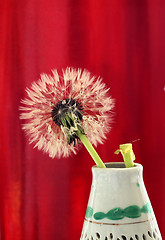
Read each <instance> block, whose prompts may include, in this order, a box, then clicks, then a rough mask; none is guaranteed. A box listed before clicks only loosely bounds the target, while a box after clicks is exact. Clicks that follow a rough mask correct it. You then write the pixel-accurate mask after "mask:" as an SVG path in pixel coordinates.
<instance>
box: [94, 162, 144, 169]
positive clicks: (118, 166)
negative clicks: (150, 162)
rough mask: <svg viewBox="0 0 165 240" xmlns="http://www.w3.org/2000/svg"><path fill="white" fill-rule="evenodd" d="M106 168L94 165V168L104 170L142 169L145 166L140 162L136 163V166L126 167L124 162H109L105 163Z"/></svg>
mask: <svg viewBox="0 0 165 240" xmlns="http://www.w3.org/2000/svg"><path fill="white" fill-rule="evenodd" d="M105 166H106V168H99V167H98V166H97V165H94V166H93V167H92V170H96V169H97V170H102V171H134V170H138V169H142V168H143V166H142V165H141V164H139V163H134V167H130V168H126V167H125V163H124V162H107V163H105Z"/></svg>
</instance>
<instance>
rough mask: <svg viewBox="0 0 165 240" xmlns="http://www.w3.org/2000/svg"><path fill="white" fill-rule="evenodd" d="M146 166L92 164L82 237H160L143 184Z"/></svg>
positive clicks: (134, 239) (103, 239) (96, 239)
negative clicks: (144, 167)
mask: <svg viewBox="0 0 165 240" xmlns="http://www.w3.org/2000/svg"><path fill="white" fill-rule="evenodd" d="M142 172H143V167H142V165H141V164H135V166H134V167H131V168H125V165H124V163H107V164H106V168H98V167H97V166H94V167H92V175H93V180H92V185H91V191H90V196H89V200H88V205H87V210H86V215H85V220H84V225H83V229H82V234H81V238H80V239H81V240H111V239H113V240H141V239H142V240H151V239H155V240H156V239H157V240H158V239H159V240H161V239H162V237H161V234H160V231H159V228H158V224H157V221H156V218H155V215H154V212H153V209H152V206H151V203H150V200H149V197H148V194H147V191H146V188H145V185H144V181H143V176H142Z"/></svg>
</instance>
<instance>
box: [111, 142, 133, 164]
mask: <svg viewBox="0 0 165 240" xmlns="http://www.w3.org/2000/svg"><path fill="white" fill-rule="evenodd" d="M119 152H121V154H122V156H123V159H124V163H125V166H126V168H129V167H134V160H135V154H134V152H133V150H132V144H131V143H126V144H121V145H120V149H119V150H117V151H116V152H115V154H118V153H119Z"/></svg>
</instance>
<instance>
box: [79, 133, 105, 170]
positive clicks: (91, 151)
mask: <svg viewBox="0 0 165 240" xmlns="http://www.w3.org/2000/svg"><path fill="white" fill-rule="evenodd" d="M77 135H78V137H79V138H80V140H81V141H82V143H83V144H84V146H85V147H86V149H87V150H88V152H89V154H90V155H91V157H92V158H93V160H94V161H95V163H96V164H97V166H98V167H100V168H106V167H105V165H104V163H103V161H102V160H101V158H100V157H99V155H98V153H97V152H96V150H95V149H94V147H93V146H92V144H91V143H90V141H89V140H88V138H87V137H86V135H85V134H83V133H81V132H80V131H77Z"/></svg>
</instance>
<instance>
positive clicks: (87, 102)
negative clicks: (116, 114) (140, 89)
mask: <svg viewBox="0 0 165 240" xmlns="http://www.w3.org/2000/svg"><path fill="white" fill-rule="evenodd" d="M26 92H27V97H26V98H25V99H23V100H22V101H21V104H22V105H21V107H20V110H21V115H20V118H21V119H23V120H24V124H23V129H24V130H25V131H26V133H27V134H28V136H29V141H30V143H34V145H35V147H38V149H42V150H43V151H45V152H47V153H48V154H49V156H50V157H52V158H54V157H61V156H63V157H67V156H69V155H70V154H71V153H72V152H73V153H76V152H77V148H78V144H77V142H78V141H79V139H80V136H81V134H83V135H84V138H85V136H87V137H88V139H89V141H90V142H91V143H92V144H94V145H95V146H96V145H97V143H98V142H100V143H103V140H104V139H105V138H106V134H107V133H108V132H109V130H110V128H111V126H110V124H111V119H112V108H113V106H114V101H113V99H112V98H111V97H110V96H109V94H108V89H106V87H105V84H104V83H102V80H101V79H100V78H99V77H98V78H96V77H94V76H91V74H90V73H89V72H88V71H87V70H81V69H73V68H66V69H65V70H63V71H62V76H61V75H59V74H58V72H57V70H53V71H52V75H47V74H42V75H41V78H40V79H39V80H38V81H37V82H34V83H32V86H31V88H27V89H26ZM78 133H79V134H78ZM81 140H82V139H81Z"/></svg>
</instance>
